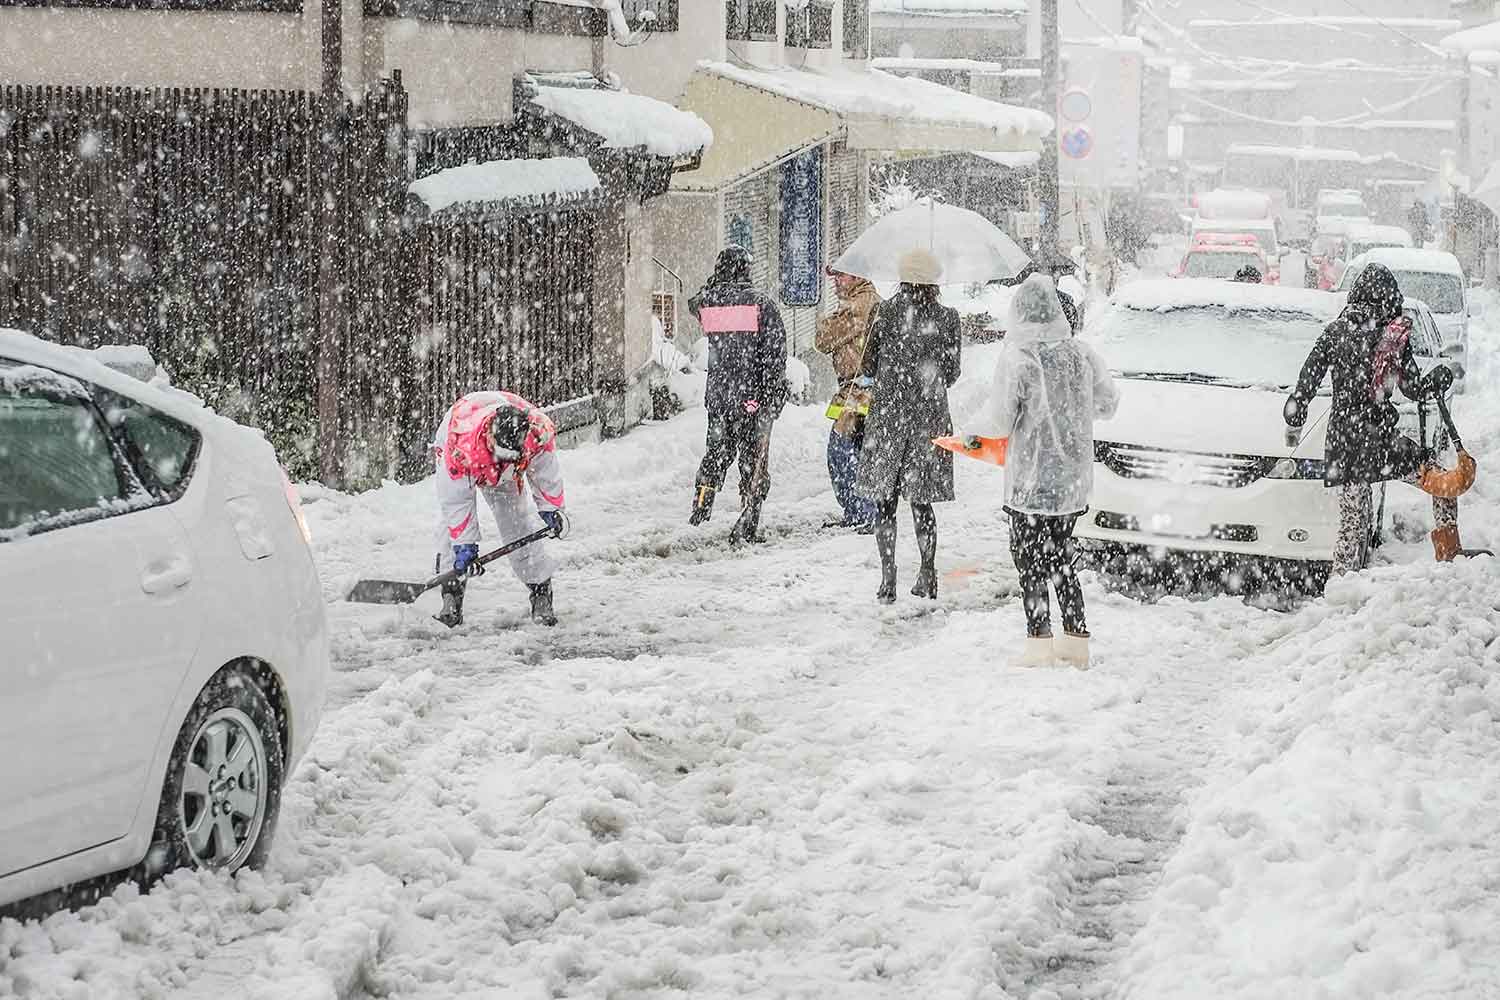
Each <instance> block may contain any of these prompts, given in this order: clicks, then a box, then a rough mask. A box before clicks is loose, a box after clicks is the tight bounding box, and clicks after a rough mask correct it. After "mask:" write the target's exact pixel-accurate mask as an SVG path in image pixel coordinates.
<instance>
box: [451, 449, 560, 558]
mask: <svg viewBox="0 0 1500 1000" xmlns="http://www.w3.org/2000/svg"><path fill="white" fill-rule="evenodd" d="M437 483H438V492H439V495H440V496H439V501H440V505H441V506H442V507H443V508H444V509H445V510H446V509H447V508H448V506H449V505H448V504H447V503H446V502H443V501H444V499H445V498H444V497H443V496H442V494H444V493H448V492H449V491H451V492H452V493H454V494H457V493H461V492H462V491H464V490H467V491H468V492H469V495H470V496H473V493H474V490H475V489H476V487H475V485H474V480H472V479H468V478H464V479H450V478H449V477H448V476H447V474H446V473H444V472H440V473H439V474H438V477H437ZM479 493H480V495H481V496H483V497H484V500H485V503H487V504H489V507H490V511H491V512H492V513H493V514H494V515H495V527H496V529H497V530H498V531H499V533H500V541H499V542H497V543H496V544H495V545H494V546H486V545H484V544H482V543H481V544H480V546H479V550H480V553H481V554H483V552H484V551H485V549H487V548H492V547H493V548H498V547H499V546H500V545H504V544H506V543H508V542H512V541H515V540H516V539H517V538H521V537H524V536H526V535H529V534H531V533H532V532H534V531H538V530H540V529H542V528H545V527H546V526H547V525H546V523H545V522H544V521H543V520H542V518H541V515H540V514H538V513H537V512H536V502H535V501H533V500H532V498H531V491H530V490H517V489H516V485H515V481H514V479H512V478H511V477H508V476H507V477H506V478H505V479H503V480H502V481H501V483H500V485H499V486H494V487H483V488H479ZM476 527H477V522H476ZM478 540H479V539H478V535H477V532H476V533H475V537H473V538H468V537H465V538H464V539H463V541H465V542H468V541H478ZM455 544H457V543H455V542H454V541H453V540H452V539H451V538H450V536H449V530H448V525H447V523H446V521H445V522H444V523H440V524H439V525H438V528H437V571H438V572H439V573H446V572H448V571H449V570H450V569H452V568H453V546H454V545H455ZM509 559H510V568H511V570H512V571H514V572H515V574H516V577H517V578H518V579H519V580H520V581H521V582H522V583H524V584H527V585H531V584H537V583H546V582H547V581H548V580H550V579H552V574H553V572H554V571H555V570H556V569H557V560H556V559H554V558H553V556H552V551H551V549H550V548H549V546H548V540H547V539H545V538H543V539H538V540H537V541H535V542H532V543H531V544H530V545H526V546H523V547H522V548H520V549H517V550H516V551H515V552H512V553H511V554H510V556H509Z"/></svg>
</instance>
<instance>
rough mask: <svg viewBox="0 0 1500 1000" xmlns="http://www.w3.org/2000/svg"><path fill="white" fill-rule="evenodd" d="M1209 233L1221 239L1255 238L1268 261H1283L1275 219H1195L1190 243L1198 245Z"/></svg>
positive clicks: (1190, 233) (1189, 237)
mask: <svg viewBox="0 0 1500 1000" xmlns="http://www.w3.org/2000/svg"><path fill="white" fill-rule="evenodd" d="M1209 233H1213V234H1216V235H1217V236H1219V237H1224V236H1253V237H1255V241H1256V243H1258V244H1259V245H1260V249H1261V252H1262V253H1264V254H1265V255H1266V259H1267V260H1268V261H1274V260H1280V259H1281V240H1280V238H1279V236H1278V235H1277V232H1276V220H1275V219H1203V218H1198V219H1194V220H1193V226H1192V230H1191V231H1190V232H1189V233H1188V243H1189V244H1193V243H1198V242H1200V241H1201V240H1202V239H1203V237H1204V236H1205V235H1207V234H1209Z"/></svg>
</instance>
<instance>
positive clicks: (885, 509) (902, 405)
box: [858, 251, 961, 604]
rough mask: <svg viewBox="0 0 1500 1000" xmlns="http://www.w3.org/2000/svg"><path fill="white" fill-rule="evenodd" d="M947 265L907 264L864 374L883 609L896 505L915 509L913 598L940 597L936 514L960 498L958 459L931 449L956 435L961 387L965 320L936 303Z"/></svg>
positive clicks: (891, 591) (865, 471)
mask: <svg viewBox="0 0 1500 1000" xmlns="http://www.w3.org/2000/svg"><path fill="white" fill-rule="evenodd" d="M941 276H942V268H941V266H940V265H939V262H938V261H937V259H936V258H935V257H933V255H932V254H930V253H926V252H924V251H913V252H912V253H909V254H907V255H906V256H904V257H903V258H902V259H901V267H900V277H901V290H900V291H899V292H898V293H897V294H896V295H895V297H894V298H892V299H891V300H890V301H888V302H883V303H881V305H880V309H879V310H878V311H877V312H876V313H875V322H874V324H873V325H872V326H871V328H870V338H869V340H868V341H867V342H866V344H865V360H864V369H863V372H864V375H865V377H867V378H871V379H873V380H874V383H875V393H874V399H873V400H872V401H871V403H870V415H869V417H868V418H867V422H866V424H865V442H864V446H863V448H862V450H861V452H860V458H859V479H858V489H859V492H860V494H861V495H863V496H865V497H867V498H869V499H870V500H872V501H873V502H874V503H875V542H876V546H877V548H878V549H879V551H880V589H879V590H878V591H876V594H875V597H876V599H877V600H879V601H880V602H882V603H884V604H889V603H891V602H893V601H895V599H896V507H897V505H898V504H899V503H900V502H901V498H902V497H903V496H904V497H905V498H906V500H907V502H908V503H909V504H911V512H912V519H913V521H914V523H915V526H916V532H917V550H918V552H920V554H921V557H922V566H921V569H920V570H919V571H918V573H917V583H916V586H914V587H912V590H911V592H912V595H913V596H915V597H924V598H928V599H930V600H931V599H936V598H937V562H936V561H937V515H936V514H935V513H934V512H933V509H932V505H933V504H935V503H943V502H945V501H949V500H952V499H953V453H952V452H951V451H945V450H943V449H941V448H938V447H937V446H935V445H934V444H933V443H932V439H933V438H935V437H942V436H944V435H948V434H952V433H953V416H952V414H951V413H950V412H949V409H948V388H949V386H951V385H953V383H955V382H957V381H958V376H959V367H960V365H959V362H960V351H961V337H960V330H959V316H958V311H957V310H956V309H951V308H949V307H947V306H945V305H943V304H942V302H940V301H939V300H938V280H939V279H940V278H941Z"/></svg>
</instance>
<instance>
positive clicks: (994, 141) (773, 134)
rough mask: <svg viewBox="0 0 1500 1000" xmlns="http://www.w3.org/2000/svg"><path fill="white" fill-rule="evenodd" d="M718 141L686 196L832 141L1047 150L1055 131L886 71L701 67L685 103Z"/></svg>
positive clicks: (1024, 115)
mask: <svg viewBox="0 0 1500 1000" xmlns="http://www.w3.org/2000/svg"><path fill="white" fill-rule="evenodd" d="M682 106H683V108H684V109H688V110H692V111H695V112H697V113H698V114H700V115H701V116H702V117H703V118H705V119H707V121H708V122H709V124H710V125H712V127H713V129H714V133H715V135H716V137H717V138H716V142H715V145H714V147H713V149H712V150H711V151H710V152H709V153H708V154H706V155H705V156H704V160H703V165H702V168H701V169H700V170H698V171H697V172H696V173H695V174H693V175H692V176H679V177H678V178H677V179H676V181H675V182H674V187H675V188H678V189H686V190H691V189H700V190H715V189H717V188H718V187H721V186H722V185H723V184H724V183H726V182H728V181H731V180H733V179H735V178H737V177H741V176H744V175H746V174H749V173H753V172H755V171H757V170H760V169H763V168H764V167H766V166H769V165H771V164H774V163H776V162H778V161H779V160H781V159H784V158H786V157H788V156H791V155H794V154H795V153H797V152H799V151H800V150H802V149H806V148H807V147H808V146H811V145H814V144H816V143H818V142H821V141H823V140H825V139H828V138H830V137H833V136H839V137H840V138H842V139H844V140H845V141H846V142H847V143H848V144H849V148H851V149H861V150H882V151H887V152H894V153H900V152H917V151H924V152H930V153H942V152H948V153H969V152H982V151H994V152H1022V151H1029V150H1039V149H1041V147H1042V140H1043V139H1044V138H1045V137H1046V136H1047V135H1048V133H1050V132H1051V131H1052V118H1051V117H1050V116H1048V115H1046V114H1043V113H1042V112H1040V111H1033V110H1031V109H1029V108H1018V107H1012V106H1011V105H1008V104H1000V103H999V102H996V101H987V100H985V99H983V98H980V97H975V96H973V95H972V94H966V93H963V92H962V91H958V90H954V89H953V88H951V87H944V86H941V85H939V84H935V83H929V82H927V81H926V80H918V79H913V78H910V77H899V76H892V75H891V74H889V73H882V72H879V71H878V70H854V69H842V68H840V69H820V70H814V69H791V68H763V67H749V66H736V65H732V64H729V63H701V64H699V68H698V72H696V73H694V74H693V77H692V79H691V81H689V83H688V87H687V91H686V93H685V95H684V97H683V100H682Z"/></svg>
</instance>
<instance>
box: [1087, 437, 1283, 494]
mask: <svg viewBox="0 0 1500 1000" xmlns="http://www.w3.org/2000/svg"><path fill="white" fill-rule="evenodd" d="M1094 460H1095V461H1097V462H1101V463H1103V465H1104V466H1105V468H1107V469H1109V471H1111V472H1113V473H1114V474H1115V475H1117V476H1123V477H1125V478H1126V479H1159V480H1163V481H1165V482H1170V483H1181V484H1183V485H1185V486H1189V485H1190V486H1217V487H1220V488H1223V489H1236V488H1238V487H1241V486H1249V485H1250V484H1251V483H1253V482H1255V481H1256V480H1257V479H1260V478H1261V477H1262V476H1264V475H1265V474H1266V472H1267V471H1268V469H1269V466H1270V464H1271V462H1272V461H1273V460H1271V459H1267V458H1263V457H1261V456H1257V455H1199V454H1194V453H1192V452H1186V451H1163V450H1161V449H1158V448H1142V447H1140V446H1138V445H1133V444H1114V443H1112V442H1109V441H1096V442H1094Z"/></svg>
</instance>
